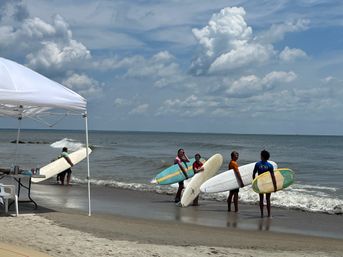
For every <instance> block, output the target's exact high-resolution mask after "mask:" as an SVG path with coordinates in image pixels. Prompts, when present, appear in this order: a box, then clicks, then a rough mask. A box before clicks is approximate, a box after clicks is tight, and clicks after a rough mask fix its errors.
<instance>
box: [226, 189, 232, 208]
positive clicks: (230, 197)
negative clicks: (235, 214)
mask: <svg viewBox="0 0 343 257" xmlns="http://www.w3.org/2000/svg"><path fill="white" fill-rule="evenodd" d="M232 197H233V193H232V192H231V191H230V194H229V197H228V198H227V211H229V212H230V211H231V202H232Z"/></svg>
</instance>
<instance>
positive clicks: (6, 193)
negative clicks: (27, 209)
mask: <svg viewBox="0 0 343 257" xmlns="http://www.w3.org/2000/svg"><path fill="white" fill-rule="evenodd" d="M0 198H2V199H3V202H4V205H5V213H6V214H7V213H8V199H13V200H14V203H15V213H16V216H18V215H19V211H18V196H17V194H16V193H15V186H14V185H3V184H0Z"/></svg>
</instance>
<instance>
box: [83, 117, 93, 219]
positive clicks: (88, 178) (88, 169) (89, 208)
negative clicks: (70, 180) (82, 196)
mask: <svg viewBox="0 0 343 257" xmlns="http://www.w3.org/2000/svg"><path fill="white" fill-rule="evenodd" d="M83 117H84V119H85V127H86V155H87V184H88V216H91V215H92V208H91V181H90V168H89V153H88V146H89V142H88V117H87V111H86V112H85V113H84V114H83Z"/></svg>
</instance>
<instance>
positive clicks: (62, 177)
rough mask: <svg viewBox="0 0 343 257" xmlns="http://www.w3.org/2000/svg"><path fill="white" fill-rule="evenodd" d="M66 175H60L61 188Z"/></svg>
mask: <svg viewBox="0 0 343 257" xmlns="http://www.w3.org/2000/svg"><path fill="white" fill-rule="evenodd" d="M65 176H66V174H65V173H63V174H61V175H60V180H61V185H62V186H63V185H64V178H65Z"/></svg>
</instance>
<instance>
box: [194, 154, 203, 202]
mask: <svg viewBox="0 0 343 257" xmlns="http://www.w3.org/2000/svg"><path fill="white" fill-rule="evenodd" d="M194 158H195V162H193V171H194V175H195V174H197V173H199V172H201V171H203V170H204V167H203V165H204V164H203V163H202V162H201V161H200V159H201V156H200V154H199V153H196V154H195V156H194ZM198 201H199V195H198V196H197V197H195V199H194V201H193V206H198V205H199V202H198Z"/></svg>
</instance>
